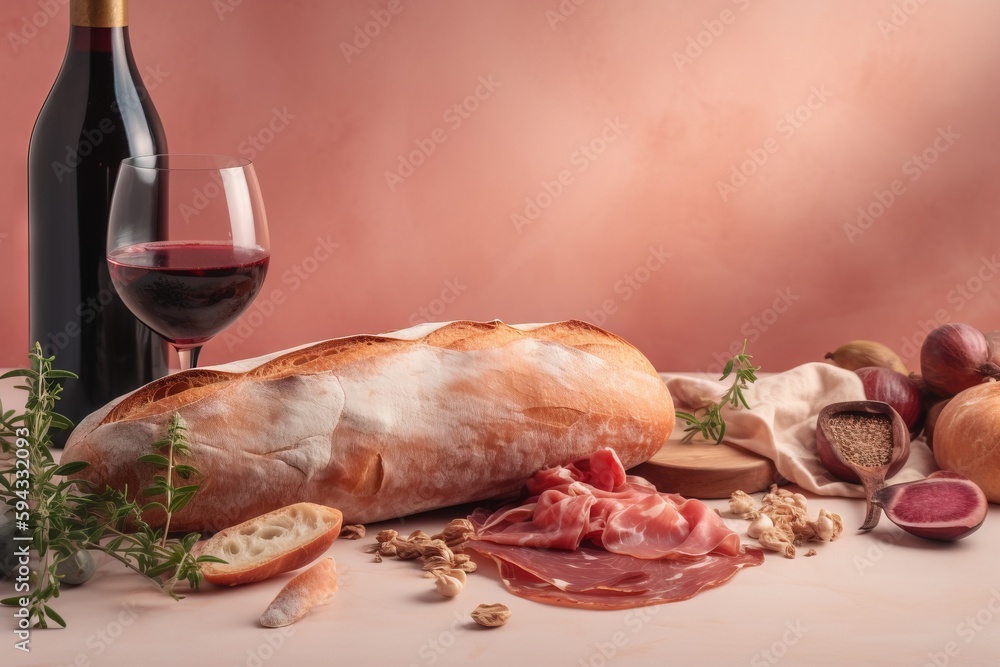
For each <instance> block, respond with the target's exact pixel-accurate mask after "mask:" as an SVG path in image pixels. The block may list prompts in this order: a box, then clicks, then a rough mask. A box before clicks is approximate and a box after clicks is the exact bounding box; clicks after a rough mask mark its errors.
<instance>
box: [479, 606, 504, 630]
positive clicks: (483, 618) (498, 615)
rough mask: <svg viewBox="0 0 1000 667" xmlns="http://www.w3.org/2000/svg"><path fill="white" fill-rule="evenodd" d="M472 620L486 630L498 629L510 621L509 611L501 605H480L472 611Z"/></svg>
mask: <svg viewBox="0 0 1000 667" xmlns="http://www.w3.org/2000/svg"><path fill="white" fill-rule="evenodd" d="M472 620H474V621H475V622H476V623H478V624H479V625H482V626H483V627H487V628H499V627H500V626H501V625H503V624H505V623H506V622H507V621H509V620H510V609H508V608H507V606H506V605H502V604H499V603H497V604H481V605H479V606H478V607H476V608H475V609H473V610H472Z"/></svg>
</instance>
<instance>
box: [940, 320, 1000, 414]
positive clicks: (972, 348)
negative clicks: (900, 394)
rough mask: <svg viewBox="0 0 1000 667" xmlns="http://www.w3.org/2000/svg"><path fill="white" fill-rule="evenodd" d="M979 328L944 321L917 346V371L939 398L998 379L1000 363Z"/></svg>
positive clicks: (999, 376)
mask: <svg viewBox="0 0 1000 667" xmlns="http://www.w3.org/2000/svg"><path fill="white" fill-rule="evenodd" d="M992 356H993V351H992V350H991V349H990V344H989V342H988V341H987V340H986V336H985V335H983V333H982V332H981V331H979V329H977V328H975V327H973V326H971V325H968V324H960V323H950V324H943V325H941V326H939V327H938V328H937V329H935V330H934V331H932V332H930V334H928V335H927V338H926V339H925V340H924V344H923V345H922V346H921V348H920V372H921V374H922V375H923V378H924V381H925V382H926V383H927V386H928V387H929V388H930V389H931V390H932V391H934V392H935V393H937V394H939V395H940V396H941V397H942V398H950V397H951V396H954V395H955V394H957V393H958V392H960V391H962V390H963V389H968V388H969V387H974V386H975V385H977V384H980V383H981V382H982V381H983V380H985V379H987V378H1000V366H998V365H997V364H995V363H994V362H993V361H992V360H991V359H992Z"/></svg>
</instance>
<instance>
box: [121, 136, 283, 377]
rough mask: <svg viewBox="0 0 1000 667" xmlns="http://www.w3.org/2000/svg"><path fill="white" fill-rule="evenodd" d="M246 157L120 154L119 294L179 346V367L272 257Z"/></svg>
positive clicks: (234, 312) (190, 361)
mask: <svg viewBox="0 0 1000 667" xmlns="http://www.w3.org/2000/svg"><path fill="white" fill-rule="evenodd" d="M270 256H271V253H270V242H269V238H268V233H267V215H266V214H265V213H264V202H263V199H262V197H261V193H260V185H259V184H258V183H257V176H256V174H255V172H254V168H253V164H251V163H250V161H249V160H247V159H244V158H238V157H232V156H227V155H198V154H186V155H185V154H176V153H174V154H160V155H139V156H136V157H131V158H127V159H125V160H122V164H121V169H119V171H118V179H117V180H116V181H115V191H114V196H113V197H112V199H111V212H110V214H109V216H108V236H107V262H108V272H109V274H110V276H111V282H112V284H113V285H114V287H115V290H116V292H117V293H118V294H119V295H120V296H121V299H122V301H123V302H124V303H125V305H126V306H128V308H129V310H131V311H132V312H133V313H134V314H135V316H136V317H137V318H138V319H139V320H140V321H141V322H143V324H145V325H146V326H147V327H149V328H150V329H152V330H153V331H155V332H156V333H157V334H159V335H160V336H161V337H162V338H164V339H166V340H167V341H169V342H170V343H171V345H173V347H174V349H176V350H177V355H178V360H179V361H180V367H181V370H182V371H184V370H188V369H189V368H195V367H196V366H197V365H198V353H199V352H200V351H201V346H202V345H204V344H205V343H206V342H207V341H209V340H211V338H212V337H213V336H215V335H216V334H218V333H220V332H221V331H222V330H224V329H225V328H226V327H228V326H229V325H231V324H232V323H233V322H235V321H236V320H237V318H239V316H240V315H241V314H242V313H243V312H244V311H245V310H246V309H247V307H249V305H250V304H251V303H252V302H253V300H254V298H256V296H257V294H258V292H260V289H261V285H262V284H263V282H264V277H265V276H266V275H267V265H268V261H269V260H270Z"/></svg>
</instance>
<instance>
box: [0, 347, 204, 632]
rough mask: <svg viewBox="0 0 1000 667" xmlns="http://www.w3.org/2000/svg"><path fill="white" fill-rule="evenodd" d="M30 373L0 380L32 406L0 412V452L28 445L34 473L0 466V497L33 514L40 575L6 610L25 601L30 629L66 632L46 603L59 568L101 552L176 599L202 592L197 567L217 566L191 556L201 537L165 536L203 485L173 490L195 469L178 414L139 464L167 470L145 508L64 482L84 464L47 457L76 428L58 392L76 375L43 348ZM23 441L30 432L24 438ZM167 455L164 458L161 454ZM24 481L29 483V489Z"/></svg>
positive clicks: (78, 482) (123, 496) (125, 497)
mask: <svg viewBox="0 0 1000 667" xmlns="http://www.w3.org/2000/svg"><path fill="white" fill-rule="evenodd" d="M29 357H30V359H31V368H30V369H19V370H14V371H11V372H9V373H7V374H5V375H4V376H2V377H0V379H4V378H10V377H23V378H25V385H24V386H22V387H21V388H22V389H25V390H27V392H28V400H27V403H26V406H25V412H24V414H21V415H18V414H15V412H14V411H13V410H10V411H6V412H5V411H4V410H3V406H2V405H0V448H2V450H3V451H4V452H5V453H11V452H12V451H14V449H15V443H16V442H17V440H16V438H19V437H24V438H25V440H26V441H27V449H28V457H27V458H28V461H29V467H28V470H29V474H28V475H23V474H20V475H19V474H18V470H17V467H16V460H17V459H16V458H14V459H12V460H11V461H10V462H9V464H5V465H4V467H3V468H0V499H2V500H3V501H4V503H5V504H6V505H7V506H9V507H10V508H12V509H14V508H17V507H18V503H19V502H21V507H24V503H27V505H28V507H29V510H30V517H31V520H30V528H31V532H32V540H31V547H32V551H33V552H34V555H36V556H37V558H38V560H39V565H38V575H37V579H36V580H35V581H34V584H33V586H32V589H31V592H30V594H29V595H27V596H24V595H23V594H22V595H20V596H14V597H11V598H7V599H4V600H0V603H2V604H5V605H11V606H17V605H19V599H20V598H21V597H28V601H29V605H28V609H29V615H30V622H31V623H32V624H33V626H34V627H38V628H45V627H48V621H53V622H55V623H57V624H58V625H61V626H63V627H66V622H65V621H64V620H63V619H62V618H61V617H60V616H59V614H58V613H56V612H55V611H54V610H53V609H52V608H51V607H50V606H49V603H50V602H51V601H52V600H53V599H54V598H57V597H59V593H60V579H61V575H60V574H59V565H60V563H62V562H63V561H65V560H67V559H69V558H71V557H73V556H74V555H75V554H76V553H77V552H78V551H80V550H82V549H95V550H99V551H103V552H104V553H106V554H108V555H109V556H110V557H112V558H114V559H115V560H117V561H119V562H120V563H122V564H123V565H125V566H126V567H128V568H129V569H131V570H133V571H135V572H137V573H139V574H142V575H143V576H145V577H147V578H148V579H149V580H150V581H152V582H153V583H154V584H155V585H156V586H157V587H158V588H159V589H160V590H162V591H163V592H164V593H166V594H167V595H170V596H171V597H172V598H174V599H177V600H179V599H181V598H182V596H181V595H179V594H178V593H177V591H176V585H177V584H178V582H180V581H186V582H187V583H188V584H189V585H190V586H191V588H192V589H197V588H198V587H199V585H200V583H201V581H202V575H201V568H200V564H201V563H206V562H220V561H219V559H217V558H214V557H212V556H200V557H195V556H194V555H193V554H192V553H191V550H192V548H193V547H194V545H195V543H196V542H197V541H198V539H199V537H200V535H199V534H197V533H192V534H188V535H185V536H183V537H181V538H179V539H176V538H175V539H170V538H168V532H169V525H170V520H171V517H172V515H173V514H174V513H175V512H179V511H180V510H181V509H183V507H184V506H185V505H186V504H187V503H188V502H189V501H190V500H191V498H192V497H193V496H194V494H195V492H196V491H197V488H198V487H197V485H190V484H189V485H184V486H179V487H177V486H174V485H173V478H174V475H176V476H177V477H179V478H181V479H184V480H188V479H190V478H192V477H195V476H197V475H198V471H197V470H196V469H195V468H194V467H192V466H190V465H186V464H182V463H179V462H178V459H179V458H181V457H183V456H186V455H187V454H188V453H189V446H188V443H187V440H186V430H185V428H184V426H183V423H182V422H181V420H180V417H179V415H174V418H173V420H172V421H171V423H170V426H169V427H168V429H167V434H166V437H165V438H164V439H163V440H160V441H157V442H156V443H154V444H153V450H154V451H153V453H151V454H147V455H145V456H142V457H140V458H139V462H145V463H151V464H153V465H154V466H156V467H157V468H159V469H161V470H163V471H164V473H165V474H163V475H157V476H156V477H155V478H154V481H153V484H152V486H150V487H149V488H148V489H145V490H144V491H143V495H145V496H147V497H152V498H162V502H161V501H160V500H154V501H152V502H149V503H147V504H145V505H139V504H138V502H137V501H136V500H135V499H132V500H130V499H129V492H128V489H127V488H126V489H124V490H120V491H119V490H115V489H112V488H110V487H106V488H104V489H103V490H100V491H95V490H94V489H93V488H92V487H93V485H92V484H90V483H89V482H87V481H85V480H82V479H68V478H67V476H69V475H73V474H75V473H78V472H80V471H82V470H84V469H86V467H87V465H88V464H87V463H86V462H85V461H71V462H68V463H65V464H63V465H58V466H57V465H56V464H55V462H54V459H53V457H52V453H51V452H50V451H49V447H50V445H51V436H50V434H49V433H50V431H51V430H52V429H65V428H70V427H72V423H71V422H70V421H69V420H68V419H67V418H66V417H64V416H62V415H60V414H58V413H57V412H56V411H55V405H56V401H57V400H58V399H59V394H60V392H61V391H62V387H61V385H60V382H59V381H60V380H67V379H69V380H71V379H73V378H75V377H76V376H75V375H74V374H72V373H70V372H68V371H61V370H56V369H53V367H52V362H53V360H54V357H46V356H45V355H44V354H43V352H42V348H41V346H40V345H39V344H37V343H36V344H35V347H34V349H32V351H31V352H30V354H29ZM25 433H26V434H27V435H24V434H25ZM164 454H165V455H164ZM19 480H27V483H25V482H21V481H19ZM157 510H159V511H160V512H162V513H163V515H164V516H165V520H164V527H163V528H162V529H154V528H152V527H151V526H150V525H149V524H148V523H146V521H145V520H144V519H143V515H144V514H145V513H148V512H150V511H153V512H155V511H157Z"/></svg>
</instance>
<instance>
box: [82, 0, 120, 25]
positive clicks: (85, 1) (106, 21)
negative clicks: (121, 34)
mask: <svg viewBox="0 0 1000 667" xmlns="http://www.w3.org/2000/svg"><path fill="white" fill-rule="evenodd" d="M69 15H70V23H71V24H72V25H73V27H74V28H76V27H78V26H79V27H84V28H124V27H125V26H127V25H128V0H71V1H70V13H69Z"/></svg>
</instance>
